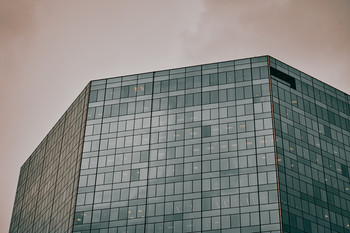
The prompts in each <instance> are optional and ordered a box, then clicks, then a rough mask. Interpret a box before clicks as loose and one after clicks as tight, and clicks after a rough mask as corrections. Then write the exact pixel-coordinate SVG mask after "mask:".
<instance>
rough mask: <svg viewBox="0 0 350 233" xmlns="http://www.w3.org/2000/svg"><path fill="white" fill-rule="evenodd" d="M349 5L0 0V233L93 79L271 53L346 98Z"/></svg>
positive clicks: (277, 0)
mask: <svg viewBox="0 0 350 233" xmlns="http://www.w3.org/2000/svg"><path fill="white" fill-rule="evenodd" d="M349 12H350V1H348V0H334V1H328V0H308V1H296V0H294V1H293V0H264V1H261V0H191V1H188V0H177V1H169V0H168V1H167V0H148V1H140V0H139V1H134V0H129V1H120V0H100V1H94V0H73V1H52V0H47V1H44V0H32V1H27V0H2V1H1V2H0V34H1V36H0V71H1V76H0V106H1V114H0V124H1V133H0V139H1V144H0V145H1V146H0V150H1V151H0V160H1V161H0V173H1V174H0V187H1V198H0V207H1V211H0V232H7V231H8V228H9V223H10V217H11V213H12V207H13V202H14V197H15V192H16V185H17V180H18V175H19V170H20V167H21V165H22V164H23V163H24V161H25V160H26V159H27V158H28V157H29V155H30V154H31V153H32V151H33V150H34V149H35V148H36V146H37V145H39V143H40V141H41V140H42V139H43V138H44V137H45V135H46V134H47V133H48V132H49V130H50V129H51V128H52V127H53V126H54V124H55V122H56V121H57V120H58V119H59V118H60V116H61V115H62V114H63V113H64V111H65V110H66V109H67V108H68V106H69V105H70V104H71V103H72V102H73V100H74V99H75V98H76V97H77V96H78V94H79V93H80V91H81V90H82V89H83V88H84V87H85V86H86V84H87V83H88V82H89V81H90V80H93V79H99V78H104V77H112V76H118V75H123V74H134V73H139V72H146V71H153V70H159V69H167V68H174V67H180V66H188V65H195V64H201V63H208V62H216V61H223V60H231V59H237V58H244V57H250V56H258V55H271V56H274V57H275V58H277V59H279V60H281V61H283V62H286V63H287V64H289V65H291V66H293V67H295V68H297V69H300V70H302V71H304V72H305V73H307V74H309V75H311V76H313V77H315V78H318V79H319V80H322V81H324V82H326V83H328V84H330V85H332V86H334V87H336V88H338V89H340V90H342V91H344V92H347V93H350V77H349V74H350V43H349V41H350V23H349V22H350V14H349Z"/></svg>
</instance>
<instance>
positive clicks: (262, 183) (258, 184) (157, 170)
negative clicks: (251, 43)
mask: <svg viewBox="0 0 350 233" xmlns="http://www.w3.org/2000/svg"><path fill="white" fill-rule="evenodd" d="M269 86H270V85H269V78H268V61H267V57H266V56H265V57H257V58H252V59H243V60H236V61H228V62H222V63H214V64H208V65H202V66H194V67H187V68H179V69H172V70H165V71H159V72H152V73H145V74H139V75H133V76H125V77H117V78H110V79H105V80H98V81H94V82H92V85H91V90H90V100H89V107H88V116H87V123H86V131H85V139H84V149H83V155H82V163H81V172H80V181H79V189H78V196H77V203H76V213H75V217H74V229H73V232H77V233H78V232H79V233H87V232H93V233H124V232H125V233H126V232H128V233H133V232H135V233H136V232H145V233H156V232H161V233H163V232H169V233H182V232H184V233H185V232H223V233H224V232H227V233H228V232H230V233H231V232H266V233H267V232H274V233H276V232H280V215H279V203H278V192H277V180H276V163H275V153H274V140H273V129H272V115H271V114H272V113H271V99H270V88H269Z"/></svg>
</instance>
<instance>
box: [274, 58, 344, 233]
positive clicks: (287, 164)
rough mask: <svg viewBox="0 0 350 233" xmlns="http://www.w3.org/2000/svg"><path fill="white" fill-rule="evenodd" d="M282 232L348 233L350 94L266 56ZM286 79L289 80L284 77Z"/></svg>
mask: <svg viewBox="0 0 350 233" xmlns="http://www.w3.org/2000/svg"><path fill="white" fill-rule="evenodd" d="M270 65H271V67H272V68H271V69H273V68H275V69H277V70H279V71H280V72H283V74H287V75H289V77H290V78H292V79H289V81H290V83H291V82H292V81H293V82H295V87H294V88H293V87H292V85H290V84H289V83H288V82H284V81H281V80H280V79H279V78H278V77H275V76H273V75H272V90H273V110H274V118H275V127H276V136H277V142H276V143H277V154H278V171H279V181H280V190H281V205H282V222H283V232H324V233H326V232H350V222H349V218H350V183H349V182H350V181H349V165H350V158H349V155H350V147H349V145H350V140H349V137H350V117H349V115H350V106H349V103H350V98H349V95H347V94H345V93H343V92H341V91H338V90H336V89H334V88H332V87H330V86H329V85H327V84H325V83H322V82H320V81H318V80H317V79H314V78H312V77H310V76H308V75H306V74H304V73H301V72H300V71H298V70H296V69H294V68H292V67H290V66H287V65H285V64H283V63H282V62H279V61H277V60H275V59H273V58H271V62H270ZM285 80H288V79H285Z"/></svg>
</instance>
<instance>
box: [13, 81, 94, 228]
mask: <svg viewBox="0 0 350 233" xmlns="http://www.w3.org/2000/svg"><path fill="white" fill-rule="evenodd" d="M89 90H90V85H88V86H87V87H86V88H85V89H84V90H83V91H82V93H81V94H80V95H79V96H78V98H77V99H76V100H75V101H74V102H73V104H72V105H71V106H70V107H69V108H68V110H67V111H66V112H65V114H64V115H63V116H62V117H61V118H60V120H59V121H58V122H57V123H56V125H55V126H54V127H53V129H52V130H51V131H50V132H49V134H48V135H47V136H46V137H45V138H44V140H43V141H42V142H41V143H40V145H39V146H38V147H37V148H36V150H35V151H34V152H33V153H32V155H31V156H30V157H29V159H28V160H27V161H26V162H25V163H24V164H23V166H22V168H21V172H20V177H19V181H18V186H17V193H16V199H15V204H14V209H13V213H12V219H11V226H10V230H9V231H10V232H18V233H23V232H24V233H27V232H32V233H36V232H72V228H73V216H74V210H75V200H76V198H75V197H76V195H77V194H76V193H77V188H78V178H79V170H80V161H81V154H82V145H83V139H84V131H85V122H86V113H87V103H88V95H89Z"/></svg>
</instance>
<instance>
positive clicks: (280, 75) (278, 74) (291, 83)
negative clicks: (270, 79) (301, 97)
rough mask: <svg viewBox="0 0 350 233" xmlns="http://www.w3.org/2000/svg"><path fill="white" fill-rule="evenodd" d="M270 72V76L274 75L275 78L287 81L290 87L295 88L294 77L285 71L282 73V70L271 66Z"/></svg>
mask: <svg viewBox="0 0 350 233" xmlns="http://www.w3.org/2000/svg"><path fill="white" fill-rule="evenodd" d="M270 72H271V75H272V76H274V77H275V78H278V79H281V80H282V81H284V82H285V83H288V84H289V86H290V87H291V88H293V89H295V87H296V84H295V78H293V77H291V76H289V75H288V74H286V73H283V72H282V71H279V70H276V69H275V68H273V67H270Z"/></svg>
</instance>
